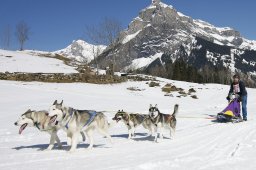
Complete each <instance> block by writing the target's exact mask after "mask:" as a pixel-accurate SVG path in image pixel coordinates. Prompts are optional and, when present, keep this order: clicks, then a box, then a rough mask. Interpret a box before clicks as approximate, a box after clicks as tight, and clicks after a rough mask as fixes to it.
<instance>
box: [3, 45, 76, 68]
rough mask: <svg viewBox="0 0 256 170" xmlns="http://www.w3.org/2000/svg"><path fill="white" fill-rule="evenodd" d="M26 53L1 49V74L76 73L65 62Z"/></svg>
mask: <svg viewBox="0 0 256 170" xmlns="http://www.w3.org/2000/svg"><path fill="white" fill-rule="evenodd" d="M27 53H28V52H26V51H25V52H24V51H22V52H21V51H6V50H1V49H0V72H6V71H8V72H28V73H40V72H42V73H76V72H77V71H76V70H75V68H73V67H70V66H68V65H65V64H64V63H63V61H61V60H58V59H54V58H47V57H41V56H36V55H30V54H27Z"/></svg>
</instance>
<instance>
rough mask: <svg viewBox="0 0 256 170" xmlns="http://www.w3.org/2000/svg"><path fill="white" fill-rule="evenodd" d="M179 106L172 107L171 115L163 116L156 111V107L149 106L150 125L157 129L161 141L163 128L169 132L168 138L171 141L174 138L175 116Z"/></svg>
mask: <svg viewBox="0 0 256 170" xmlns="http://www.w3.org/2000/svg"><path fill="white" fill-rule="evenodd" d="M178 109H179V105H178V104H176V105H175V106H174V111H173V114H172V115H170V114H163V113H161V112H160V111H159V110H158V107H157V105H155V107H153V106H152V105H150V106H149V115H150V118H151V121H152V123H153V124H154V125H155V126H156V127H157V130H158V129H159V136H160V138H161V139H162V138H163V134H162V129H163V128H164V127H165V128H167V129H169V130H170V137H171V139H173V138H174V134H175V130H176V124H177V120H176V115H177V113H178ZM157 130H156V131H155V140H154V141H155V142H157V136H158V134H157Z"/></svg>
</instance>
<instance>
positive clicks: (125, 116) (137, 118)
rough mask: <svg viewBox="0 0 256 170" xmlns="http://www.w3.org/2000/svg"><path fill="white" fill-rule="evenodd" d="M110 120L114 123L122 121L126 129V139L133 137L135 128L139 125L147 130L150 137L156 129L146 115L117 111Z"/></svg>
mask: <svg viewBox="0 0 256 170" xmlns="http://www.w3.org/2000/svg"><path fill="white" fill-rule="evenodd" d="M112 120H115V121H116V122H119V121H120V120H122V121H123V122H124V124H125V125H126V126H127V128H128V134H129V136H128V139H131V138H132V137H134V136H135V128H136V127H138V126H139V125H142V126H143V127H144V128H145V129H147V130H149V133H150V135H152V133H153V132H154V131H155V129H156V127H155V126H154V124H153V123H152V121H151V120H150V116H149V115H146V114H138V113H127V112H124V111H123V110H121V111H120V110H119V111H118V112H117V113H116V114H115V117H114V118H113V119H112Z"/></svg>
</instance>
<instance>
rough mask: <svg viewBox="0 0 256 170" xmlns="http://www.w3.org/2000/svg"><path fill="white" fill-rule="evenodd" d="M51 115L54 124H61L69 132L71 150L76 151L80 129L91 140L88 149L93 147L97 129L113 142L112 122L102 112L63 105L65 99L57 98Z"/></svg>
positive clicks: (51, 109) (50, 110) (51, 108)
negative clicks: (110, 131)
mask: <svg viewBox="0 0 256 170" xmlns="http://www.w3.org/2000/svg"><path fill="white" fill-rule="evenodd" d="M49 116H50V122H51V123H52V124H55V125H59V126H61V128H63V129H64V130H65V131H66V132H67V137H68V140H71V148H70V150H69V151H70V152H73V151H75V150H76V148H77V142H78V135H79V133H80V131H83V132H84V133H85V135H86V137H87V138H88V140H89V147H88V149H91V148H92V147H93V144H94V140H93V133H94V131H95V130H96V129H97V130H98V132H100V133H101V134H102V135H104V136H106V137H107V138H108V139H109V140H110V142H111V143H112V138H111V136H110V135H109V134H108V129H109V127H110V124H109V123H108V121H107V117H106V116H105V115H104V114H103V113H101V112H96V111H92V110H76V109H73V108H72V107H65V106H63V100H62V102H61V103H58V102H57V100H55V102H54V103H53V104H52V106H50V109H49Z"/></svg>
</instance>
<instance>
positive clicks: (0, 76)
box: [0, 72, 127, 84]
mask: <svg viewBox="0 0 256 170" xmlns="http://www.w3.org/2000/svg"><path fill="white" fill-rule="evenodd" d="M0 80H12V81H39V82H55V83H73V82H84V83H95V84H109V83H121V82H124V81H126V80H127V79H126V78H124V77H119V76H108V75H91V74H86V73H72V74H64V73H17V72H16V73H9V72H5V73H1V72H0Z"/></svg>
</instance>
